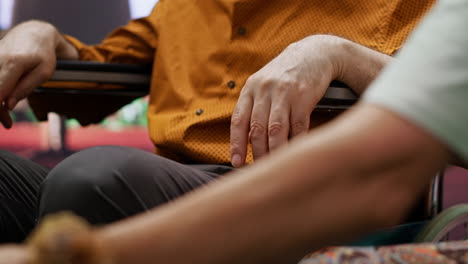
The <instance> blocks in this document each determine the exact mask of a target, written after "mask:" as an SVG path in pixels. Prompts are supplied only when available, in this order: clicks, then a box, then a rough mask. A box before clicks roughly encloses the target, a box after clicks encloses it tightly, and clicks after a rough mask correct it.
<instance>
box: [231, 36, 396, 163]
mask: <svg viewBox="0 0 468 264" xmlns="http://www.w3.org/2000/svg"><path fill="white" fill-rule="evenodd" d="M357 57H359V59H357ZM389 60H390V57H389V56H386V55H384V54H381V53H379V52H376V51H373V50H370V49H368V48H365V47H362V46H360V45H358V44H355V43H353V42H351V41H348V40H345V39H342V38H339V37H335V36H331V35H315V36H311V37H308V38H305V39H303V40H301V41H299V42H296V43H293V44H291V45H290V46H288V47H287V48H286V49H285V50H284V51H283V52H282V53H281V54H280V55H279V56H278V57H276V58H275V59H274V60H272V61H271V62H270V63H268V64H267V65H266V66H265V67H263V68H262V69H261V70H259V71H258V72H257V73H255V74H254V75H252V76H251V77H250V78H249V79H248V80H247V82H246V84H245V86H244V87H243V89H242V92H241V94H240V97H239V100H238V103H237V105H236V107H235V109H234V112H233V115H232V118H231V162H232V164H233V166H235V167H240V166H242V165H243V164H244V162H245V158H246V153H247V145H248V143H249V141H250V143H251V144H252V152H253V156H254V159H258V158H260V157H262V156H264V155H265V154H266V153H268V152H269V151H272V150H274V149H276V148H278V147H279V146H281V145H283V144H285V143H286V142H288V139H290V138H292V137H295V136H297V135H300V134H302V133H305V132H307V131H308V129H309V123H310V116H311V113H312V111H313V110H314V108H315V106H316V105H317V103H318V102H319V100H320V99H321V98H322V97H323V95H324V94H325V92H326V90H327V88H328V87H329V85H330V83H331V82H332V81H333V80H340V81H343V82H345V83H346V84H348V85H349V86H350V87H351V88H352V89H353V90H355V91H356V92H358V93H360V92H362V90H364V89H365V87H366V86H367V85H368V84H369V83H370V82H371V81H372V80H373V79H374V77H375V76H376V75H377V74H378V72H379V71H380V69H381V68H382V67H383V66H384V65H385V64H386V63H387V62H388V61H389ZM351 76H352V77H351Z"/></svg>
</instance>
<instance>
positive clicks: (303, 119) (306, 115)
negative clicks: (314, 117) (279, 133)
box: [289, 103, 312, 138]
mask: <svg viewBox="0 0 468 264" xmlns="http://www.w3.org/2000/svg"><path fill="white" fill-rule="evenodd" d="M304 106H305V104H300V103H299V104H295V105H293V107H292V109H291V116H290V121H289V122H290V123H289V126H290V129H289V137H290V138H293V137H296V136H299V135H301V134H304V133H307V131H308V130H309V125H310V114H311V112H312V110H309V109H308V108H306V107H307V106H305V107H304Z"/></svg>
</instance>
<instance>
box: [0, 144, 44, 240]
mask: <svg viewBox="0 0 468 264" xmlns="http://www.w3.org/2000/svg"><path fill="white" fill-rule="evenodd" d="M47 172H48V169H47V168H45V167H43V166H41V165H39V164H36V163H34V162H32V161H30V160H27V159H25V158H22V157H19V156H17V155H15V154H13V153H11V152H8V151H5V150H1V149H0V243H6V242H9V243H11V242H21V241H23V240H24V238H25V237H26V236H27V235H28V234H29V232H30V231H31V230H32V229H33V227H34V225H35V224H36V218H37V201H38V195H39V188H40V185H41V183H42V181H43V179H44V178H45V176H46V175H47Z"/></svg>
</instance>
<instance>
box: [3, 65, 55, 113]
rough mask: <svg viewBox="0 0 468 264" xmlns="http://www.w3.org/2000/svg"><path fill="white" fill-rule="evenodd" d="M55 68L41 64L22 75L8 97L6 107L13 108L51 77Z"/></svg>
mask: <svg viewBox="0 0 468 264" xmlns="http://www.w3.org/2000/svg"><path fill="white" fill-rule="evenodd" d="M54 68H55V67H50V66H48V65H47V64H45V63H43V64H40V65H38V66H36V67H35V68H33V69H32V71H30V72H28V73H26V74H25V75H23V77H22V78H21V79H20V80H19V82H18V85H17V86H16V88H15V89H14V90H13V92H12V93H11V95H10V96H9V97H8V101H7V106H8V108H9V109H13V108H15V106H16V104H17V103H18V102H19V101H20V100H22V99H24V98H26V97H27V96H28V95H29V94H30V93H31V92H32V91H33V90H34V89H35V88H36V87H38V86H39V85H41V84H43V83H44V82H46V81H47V80H48V79H49V78H50V76H52V73H53V70H54Z"/></svg>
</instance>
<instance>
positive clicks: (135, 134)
mask: <svg viewBox="0 0 468 264" xmlns="http://www.w3.org/2000/svg"><path fill="white" fill-rule="evenodd" d="M47 133H48V131H47V123H26V122H24V123H15V124H14V125H13V128H11V129H9V130H7V129H4V128H3V127H2V128H0V148H1V149H6V150H9V151H11V152H14V153H16V154H18V155H20V156H23V157H25V158H28V159H32V160H33V161H36V162H38V163H40V164H43V165H45V166H47V167H53V166H55V165H56V164H57V163H58V162H60V161H61V160H63V159H64V158H65V157H67V156H68V155H70V154H71V153H73V152H76V151H79V150H82V149H85V148H89V147H93V146H100V145H119V146H128V147H134V148H139V149H143V150H146V151H149V152H152V151H153V149H154V147H153V144H152V142H151V141H150V139H149V136H148V131H147V128H146V127H141V126H127V127H124V128H122V129H121V130H119V131H111V130H109V129H106V128H105V127H103V126H89V127H80V128H72V129H67V137H66V146H67V148H66V149H65V150H61V151H52V150H50V149H49V144H48V137H47Z"/></svg>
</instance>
